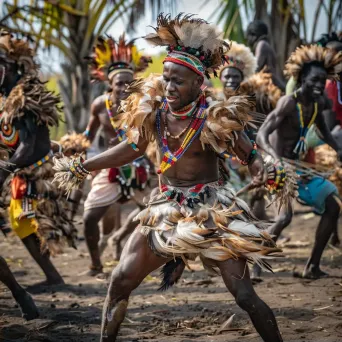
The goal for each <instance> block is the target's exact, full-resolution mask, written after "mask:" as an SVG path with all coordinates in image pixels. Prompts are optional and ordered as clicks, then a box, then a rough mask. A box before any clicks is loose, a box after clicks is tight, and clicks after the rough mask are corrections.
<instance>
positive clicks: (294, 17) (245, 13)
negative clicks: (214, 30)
mask: <svg viewBox="0 0 342 342" xmlns="http://www.w3.org/2000/svg"><path fill="white" fill-rule="evenodd" d="M306 5H315V6H316V8H315V11H314V14H313V16H312V17H309V16H308V15H307V13H306V7H305V3H304V0H282V1H276V0H269V1H267V0H221V2H220V5H219V6H218V8H217V9H215V11H214V13H215V14H216V13H218V17H217V21H218V23H222V24H223V26H224V31H225V36H226V37H229V38H230V39H232V40H236V41H238V42H243V41H244V30H243V26H242V17H243V18H247V20H248V21H249V22H250V21H252V20H255V19H260V20H262V21H264V22H265V23H266V24H267V25H268V27H269V31H270V32H272V34H271V35H270V37H269V38H270V43H271V45H272V46H273V48H274V50H275V51H276V52H277V62H278V67H279V68H280V70H282V68H283V66H284V63H285V61H286V59H287V58H288V56H289V54H290V53H291V52H292V51H293V50H294V49H295V47H296V46H297V45H299V44H300V43H312V42H313V41H314V38H315V35H316V29H317V21H318V18H319V15H320V14H321V13H323V15H326V16H327V19H328V20H327V31H326V32H327V33H328V32H329V33H330V32H332V31H337V30H338V28H341V23H342V2H341V1H338V0H337V1H336V0H325V1H324V0H317V1H311V0H310V1H309V0H307V2H306ZM309 21H311V22H313V29H312V32H311V37H309V34H308V30H307V23H308V22H309Z"/></svg>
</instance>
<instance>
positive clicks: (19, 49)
mask: <svg viewBox="0 0 342 342" xmlns="http://www.w3.org/2000/svg"><path fill="white" fill-rule="evenodd" d="M34 56H35V53H34V51H33V50H32V49H31V48H30V46H29V44H28V42H27V41H25V40H23V39H14V38H13V35H12V34H11V33H10V32H8V31H5V30H0V58H1V59H4V60H6V61H7V62H10V63H17V65H18V70H19V72H20V73H21V74H22V75H30V76H37V71H38V65H37V64H36V63H35V61H34V59H33V58H34Z"/></svg>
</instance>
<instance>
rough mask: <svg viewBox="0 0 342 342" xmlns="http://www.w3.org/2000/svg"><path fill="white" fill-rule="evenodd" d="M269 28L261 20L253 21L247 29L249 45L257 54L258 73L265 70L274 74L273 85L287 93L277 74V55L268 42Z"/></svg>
mask: <svg viewBox="0 0 342 342" xmlns="http://www.w3.org/2000/svg"><path fill="white" fill-rule="evenodd" d="M267 36H268V27H267V25H266V24H265V23H264V22H263V21H261V20H254V21H252V22H251V23H250V24H249V25H248V27H247V43H248V45H249V46H250V47H251V49H252V50H253V51H254V53H255V57H256V59H257V65H258V68H257V71H261V70H265V71H267V72H269V73H271V74H272V79H273V83H274V84H275V85H276V86H277V87H278V88H280V89H281V90H282V91H285V84H284V82H283V81H282V79H281V78H280V77H279V75H278V74H277V64H276V60H277V58H276V54H275V51H274V50H273V48H272V46H271V45H270V43H269V41H268V37H267Z"/></svg>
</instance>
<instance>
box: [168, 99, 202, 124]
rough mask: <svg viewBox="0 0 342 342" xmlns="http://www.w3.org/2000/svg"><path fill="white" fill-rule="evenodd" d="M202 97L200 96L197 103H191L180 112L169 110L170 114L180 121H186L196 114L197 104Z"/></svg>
mask: <svg viewBox="0 0 342 342" xmlns="http://www.w3.org/2000/svg"><path fill="white" fill-rule="evenodd" d="M201 96H202V94H200V95H199V96H198V97H197V99H196V100H195V101H193V102H191V103H189V104H188V105H186V106H185V107H183V108H182V109H180V110H171V108H169V111H170V113H171V114H172V115H173V116H174V117H175V118H176V119H178V120H185V119H187V118H189V117H190V116H192V115H193V114H194V112H195V110H196V108H197V103H198V101H199V99H200V98H201Z"/></svg>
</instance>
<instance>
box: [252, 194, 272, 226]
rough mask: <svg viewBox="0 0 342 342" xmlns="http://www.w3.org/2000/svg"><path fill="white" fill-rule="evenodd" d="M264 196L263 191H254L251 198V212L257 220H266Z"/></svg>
mask: <svg viewBox="0 0 342 342" xmlns="http://www.w3.org/2000/svg"><path fill="white" fill-rule="evenodd" d="M264 194H265V192H264V190H255V192H254V193H253V195H252V198H251V208H252V212H253V214H254V215H255V216H256V217H257V218H258V219H259V220H267V219H268V217H267V215H266V201H265V198H264Z"/></svg>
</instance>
